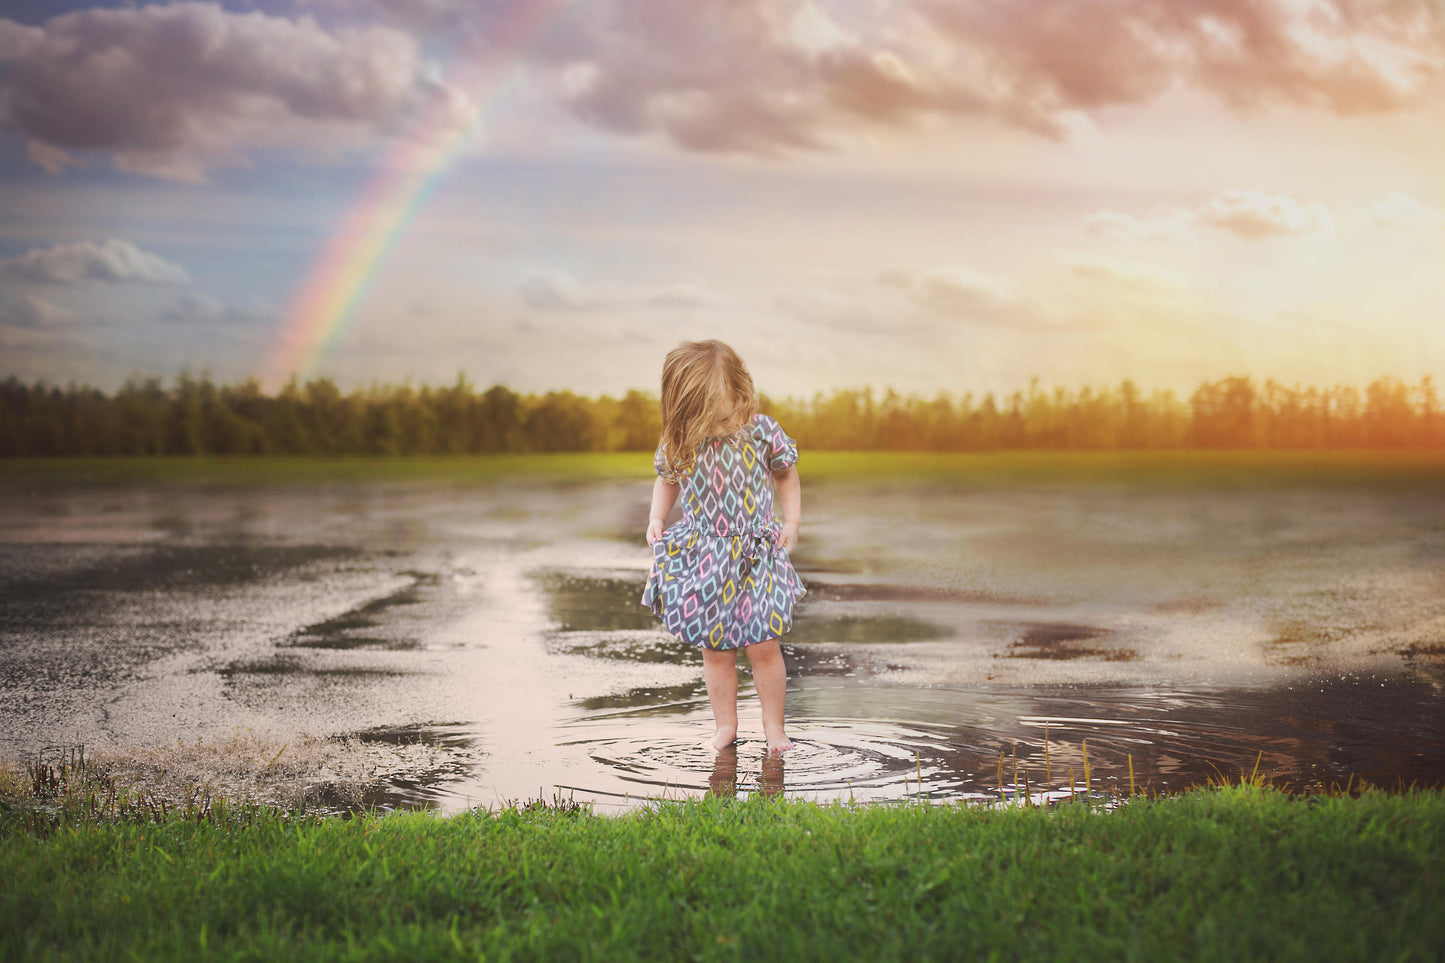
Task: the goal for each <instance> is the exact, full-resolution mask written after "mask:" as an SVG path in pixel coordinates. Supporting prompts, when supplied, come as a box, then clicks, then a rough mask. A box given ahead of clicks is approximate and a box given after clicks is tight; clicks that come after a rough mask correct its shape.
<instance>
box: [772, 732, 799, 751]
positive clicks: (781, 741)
mask: <svg viewBox="0 0 1445 963" xmlns="http://www.w3.org/2000/svg"><path fill="white" fill-rule="evenodd" d="M792 748H794V747H793V740H791V739H789V738H788V737H787V736H785V735H781V734H779V735H776V736H773V735H770V736H768V755H770V756H773V755H778V756H780V755H782V754H783V753H785V752H787V751H788V750H789V749H792Z"/></svg>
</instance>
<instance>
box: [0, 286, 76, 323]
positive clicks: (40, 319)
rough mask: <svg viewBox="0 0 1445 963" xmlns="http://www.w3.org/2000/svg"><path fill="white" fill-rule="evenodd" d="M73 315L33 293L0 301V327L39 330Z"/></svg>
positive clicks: (69, 318) (62, 321)
mask: <svg viewBox="0 0 1445 963" xmlns="http://www.w3.org/2000/svg"><path fill="white" fill-rule="evenodd" d="M74 317H75V316H74V315H73V314H72V313H71V312H69V311H67V310H66V309H65V308H62V307H61V306H60V305H58V304H52V303H51V302H49V301H47V300H45V299H44V298H40V297H36V296H35V295H33V294H27V295H25V296H24V297H21V298H15V299H11V300H7V301H4V302H0V327H7V328H26V329H35V330H39V329H45V328H49V327H51V326H52V325H56V324H61V323H64V322H66V321H69V320H71V319H72V318H74Z"/></svg>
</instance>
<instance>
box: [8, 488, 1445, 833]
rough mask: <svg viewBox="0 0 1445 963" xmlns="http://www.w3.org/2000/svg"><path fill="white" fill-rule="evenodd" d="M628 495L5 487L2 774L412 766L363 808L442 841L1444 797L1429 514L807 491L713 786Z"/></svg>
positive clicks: (701, 715) (697, 710) (1225, 501)
mask: <svg viewBox="0 0 1445 963" xmlns="http://www.w3.org/2000/svg"><path fill="white" fill-rule="evenodd" d="M805 481H806V479H805ZM648 487H649V486H648V485H647V483H645V482H642V483H633V484H626V483H616V482H606V483H595V484H547V483H542V484H538V483H535V482H529V483H525V484H524V483H500V484H496V485H493V486H490V487H485V488H465V489H463V488H451V487H447V486H442V485H436V484H408V485H382V484H377V485H339V486H335V487H328V486H323V485H308V486H304V487H294V488H286V487H277V488H271V489H263V490H257V489H246V490H227V489H216V488H202V487H180V486H166V487H126V486H103V487H84V486H71V487H64V486H61V487H50V488H45V489H28V488H23V487H20V486H18V485H16V484H11V485H9V486H8V487H6V488H4V489H0V750H4V751H6V752H8V753H10V754H18V753H24V752H31V751H34V750H35V749H37V748H39V747H41V746H44V745H50V744H64V743H75V742H85V743H87V744H90V745H92V746H94V745H121V746H124V745H155V744H159V743H169V742H174V741H176V740H182V741H184V742H193V741H195V740H196V739H211V740H214V739H220V738H223V737H224V736H226V735H227V734H231V733H234V732H235V731H236V730H237V729H238V728H248V727H249V728H251V729H253V730H256V731H265V732H268V733H271V734H272V735H273V736H274V738H275V739H276V740H278V742H280V741H284V740H285V738H286V737H287V735H288V734H290V733H310V734H316V735H338V736H340V735H352V736H355V737H357V738H359V739H362V740H364V741H365V742H367V743H370V744H373V745H375V746H380V747H388V746H404V745H406V744H408V743H413V742H421V743H426V744H428V745H429V746H430V747H431V748H432V749H433V750H434V751H432V752H430V753H428V754H427V755H426V757H425V758H426V759H427V763H426V765H425V767H413V768H411V769H405V770H404V771H400V772H397V771H392V774H391V775H390V776H389V777H388V778H387V780H386V781H385V784H384V785H382V786H381V787H380V789H379V790H378V791H377V792H376V793H374V794H371V796H370V797H369V801H372V802H377V803H381V804H384V805H395V806H435V807H438V808H441V809H443V810H447V811H453V810H458V809H462V808H466V807H468V806H473V805H493V804H497V803H500V802H503V801H507V800H516V799H525V798H535V797H538V796H542V797H545V798H550V797H552V796H553V795H555V794H558V793H561V794H562V795H564V796H565V795H571V796H573V797H574V798H577V799H582V800H587V801H590V802H592V803H594V804H595V805H597V806H599V807H612V806H626V805H629V804H632V803H635V802H636V801H638V800H639V799H645V798H657V797H661V796H675V795H693V794H698V793H702V792H705V791H708V790H709V789H712V790H713V791H729V787H732V789H733V790H736V791H741V792H743V793H749V792H755V791H762V792H782V793H785V794H788V795H793V796H801V797H807V798H819V799H834V798H843V799H847V798H853V799H859V800H896V799H901V798H911V797H915V796H920V795H921V796H923V797H925V798H931V799H960V798H985V797H988V798H996V797H997V796H998V795H999V793H1000V792H1001V791H1002V792H1003V793H1004V794H1010V793H1012V792H1013V791H1014V786H1015V783H1016V782H1017V784H1018V785H1019V786H1023V785H1024V783H1025V781H1027V784H1028V786H1029V788H1030V789H1031V790H1033V791H1035V792H1037V791H1039V790H1041V789H1042V790H1044V791H1046V792H1050V793H1053V794H1056V795H1057V794H1060V793H1062V794H1067V792H1068V786H1069V769H1070V767H1073V769H1074V780H1075V784H1076V786H1077V785H1080V784H1081V783H1082V780H1083V776H1084V770H1085V745H1086V743H1087V765H1088V769H1089V772H1090V776H1091V786H1092V788H1093V789H1095V790H1099V789H1106V788H1111V787H1112V788H1125V787H1127V786H1128V779H1129V767H1130V765H1131V763H1132V766H1133V772H1134V779H1135V783H1136V785H1138V786H1141V787H1152V788H1154V789H1172V788H1182V787H1184V786H1187V785H1190V784H1193V783H1198V782H1202V781H1205V780H1208V779H1211V778H1214V779H1219V778H1226V779H1230V778H1238V777H1239V776H1240V774H1241V773H1244V774H1248V773H1250V772H1253V771H1255V770H1256V768H1257V771H1258V772H1259V773H1260V774H1262V775H1265V776H1267V777H1270V778H1272V779H1274V780H1276V781H1278V782H1280V783H1281V784H1288V785H1293V786H1297V787H1309V786H1318V785H1326V786H1327V785H1330V784H1332V783H1338V784H1341V785H1343V784H1345V783H1346V782H1347V781H1348V780H1351V779H1354V780H1355V781H1358V780H1359V779H1362V778H1363V779H1367V780H1369V781H1370V782H1372V783H1376V784H1384V785H1391V786H1393V785H1397V784H1410V783H1412V782H1413V783H1418V784H1427V785H1440V784H1442V783H1445V688H1442V683H1445V495H1437V494H1434V493H1421V492H1405V493H1401V492H1399V491H1390V492H1384V491H1376V492H1372V491H1368V490H1362V489H1361V490H1318V491H1311V490H1271V491H1258V492H1240V491H1231V492H1209V491H1187V490H1185V491H1171V492H1168V493H1160V492H1152V493H1151V492H1141V491H1126V490H1122V489H1118V488H1113V489H1109V488H1096V487H1085V486H1078V487H1073V488H1070V487H1065V486H1052V487H1047V488H1043V487H1041V488H1037V489H1027V490H1013V491H1004V490H968V491H960V490H952V489H947V488H938V487H931V488H930V487H923V486H892V487H882V486H869V485H865V484H859V483H848V484H844V483H834V484H829V485H809V486H807V489H806V491H805V498H806V502H805V508H806V510H807V518H806V523H805V527H804V531H803V541H802V543H801V545H800V546H799V549H798V551H797V552H796V553H795V554H794V558H795V561H796V563H797V566H798V568H799V571H800V572H801V574H802V576H803V578H804V580H805V583H806V584H807V586H808V589H809V594H808V596H807V598H806V599H805V600H804V601H803V602H802V603H801V604H800V607H799V610H798V618H797V624H796V629H795V631H794V633H793V634H792V635H790V636H789V637H788V639H787V641H786V644H785V646H784V654H785V657H786V659H787V662H788V667H789V673H790V687H789V697H788V698H789V701H788V720H789V727H790V732H791V734H792V736H793V738H794V740H795V741H796V743H797V749H796V750H795V751H793V752H791V753H788V754H787V755H786V756H785V757H784V758H782V759H781V760H777V759H774V760H768V759H766V758H765V757H764V753H763V751H762V740H761V728H760V726H759V724H758V710H757V705H756V700H755V697H754V696H753V694H752V690H751V686H750V685H749V684H748V680H747V673H746V660H745V659H742V660H740V672H741V673H742V682H743V684H742V686H741V696H742V703H743V704H742V720H743V733H742V739H741V741H740V743H739V745H738V747H737V749H736V750H735V751H734V752H727V753H723V754H721V755H715V754H714V753H712V752H711V751H709V750H706V749H704V748H702V745H703V743H704V742H705V741H706V739H707V738H708V736H709V734H710V731H711V722H710V714H709V710H708V704H707V699H706V694H705V691H704V689H703V687H702V682H701V677H700V664H701V663H700V659H699V657H698V655H697V653H696V652H695V651H693V650H691V649H688V648H686V647H683V646H680V645H679V644H677V643H675V642H674V641H673V640H672V639H671V638H670V637H668V636H667V635H666V633H665V632H663V631H662V630H661V629H660V628H659V627H658V625H657V624H656V622H655V620H654V619H653V618H652V616H651V614H650V613H649V612H648V611H647V610H646V609H644V608H642V607H641V605H639V604H638V601H637V600H638V597H639V596H640V594H641V588H642V581H643V578H644V575H645V571H646V565H647V563H648V560H649V558H650V556H649V553H648V552H647V550H646V548H645V546H644V545H643V544H642V541H641V538H640V534H639V533H640V532H641V530H642V527H643V525H644V523H645V514H646V505H647V495H648ZM1016 771H1017V779H1016V777H1015V772H1016ZM1001 781H1002V786H1000V782H1001Z"/></svg>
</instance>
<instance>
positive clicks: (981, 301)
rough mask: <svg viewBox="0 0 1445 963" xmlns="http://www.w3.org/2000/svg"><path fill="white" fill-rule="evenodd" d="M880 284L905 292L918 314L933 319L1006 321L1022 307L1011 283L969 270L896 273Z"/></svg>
mask: <svg viewBox="0 0 1445 963" xmlns="http://www.w3.org/2000/svg"><path fill="white" fill-rule="evenodd" d="M878 280H879V282H880V283H882V284H884V285H887V286H889V287H892V288H895V289H897V290H899V291H902V292H904V293H905V294H906V295H907V297H908V298H909V299H910V300H911V301H912V303H913V305H914V307H915V308H916V309H917V310H919V311H921V312H923V313H925V314H928V315H930V316H934V317H957V318H966V319H969V320H977V321H995V320H1007V319H1009V318H1011V317H1013V316H1014V314H1015V311H1016V309H1017V307H1018V305H1019V303H1020V301H1019V298H1018V296H1017V295H1016V294H1015V293H1014V290H1013V286H1012V285H1010V284H1009V283H1008V282H1006V281H1004V280H1001V279H999V278H995V277H991V276H989V275H986V274H980V273H979V272H977V271H970V270H968V269H966V268H946V269H934V270H930V271H922V272H910V271H899V270H893V271H886V272H884V273H883V274H881V275H879V278H878Z"/></svg>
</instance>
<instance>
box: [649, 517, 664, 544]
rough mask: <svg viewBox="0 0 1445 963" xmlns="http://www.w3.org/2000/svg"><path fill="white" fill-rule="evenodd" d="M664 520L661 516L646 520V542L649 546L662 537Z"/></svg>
mask: <svg viewBox="0 0 1445 963" xmlns="http://www.w3.org/2000/svg"><path fill="white" fill-rule="evenodd" d="M664 521H665V520H664V519H661V518H649V519H648V520H647V544H648V545H649V546H650V545H651V544H652V543H653V542H655V541H657V540H658V539H659V538H661V537H662V527H663V524H664Z"/></svg>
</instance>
